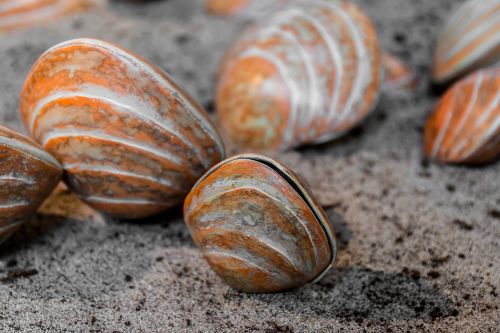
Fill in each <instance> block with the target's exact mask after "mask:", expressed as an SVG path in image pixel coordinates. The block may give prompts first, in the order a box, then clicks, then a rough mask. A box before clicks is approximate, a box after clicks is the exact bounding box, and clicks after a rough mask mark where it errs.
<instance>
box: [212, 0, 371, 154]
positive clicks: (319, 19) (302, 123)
mask: <svg viewBox="0 0 500 333" xmlns="http://www.w3.org/2000/svg"><path fill="white" fill-rule="evenodd" d="M380 57H381V56H380V50H379V45H378V41H377V36H376V33H375V30H374V27H373V25H372V23H371V21H370V19H369V18H368V17H367V16H366V15H364V14H363V13H362V12H361V10H360V9H359V8H358V7H357V6H355V5H354V4H352V3H348V2H330V1H324V0H313V1H308V2H307V3H297V4H294V5H290V6H287V7H286V9H284V10H282V11H279V12H276V13H274V14H273V15H272V16H270V17H269V18H267V19H266V20H264V21H262V22H260V23H257V24H256V25H255V26H253V27H252V28H251V29H250V30H248V31H247V32H246V33H245V34H244V35H243V36H242V38H241V39H240V40H239V41H238V42H237V43H236V45H234V47H233V48H232V49H231V50H230V51H229V52H228V54H227V55H226V57H225V60H224V61H223V62H222V66H221V70H220V74H219V82H218V86H217V108H218V113H219V118H220V123H221V125H222V127H223V129H224V131H225V132H226V133H227V134H228V135H229V137H231V139H232V140H233V141H234V142H235V143H236V144H237V145H240V146H245V147H251V148H254V149H262V150H268V149H269V150H286V149H289V148H292V147H297V146H301V145H304V144H311V143H321V142H324V141H328V140H331V139H333V138H336V137H338V136H340V135H342V134H344V133H345V132H347V131H349V130H350V129H352V128H353V127H355V126H356V125H358V124H359V123H360V122H361V121H362V120H363V119H364V118H366V116H367V115H368V114H369V112H370V111H371V110H372V109H373V107H374V105H375V104H376V101H377V97H378V94H379V87H380V83H379V81H380V74H381V73H380V68H381V66H380V63H381V60H380Z"/></svg>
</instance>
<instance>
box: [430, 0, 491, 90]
mask: <svg viewBox="0 0 500 333" xmlns="http://www.w3.org/2000/svg"><path fill="white" fill-rule="evenodd" d="M499 62H500V0H469V1H467V2H466V3H464V4H463V5H462V6H460V7H459V8H458V10H456V11H455V13H454V14H453V15H452V16H451V17H450V18H449V19H448V22H447V24H446V26H445V28H444V30H443V32H442V33H441V35H440V36H439V39H438V43H437V49H436V52H435V54H434V68H433V78H434V81H435V82H437V83H445V82H448V81H451V80H453V79H456V78H458V77H459V76H462V75H464V74H467V73H470V72H472V71H473V70H475V69H478V68H482V67H486V66H488V65H491V64H495V63H496V64H498V63H499Z"/></svg>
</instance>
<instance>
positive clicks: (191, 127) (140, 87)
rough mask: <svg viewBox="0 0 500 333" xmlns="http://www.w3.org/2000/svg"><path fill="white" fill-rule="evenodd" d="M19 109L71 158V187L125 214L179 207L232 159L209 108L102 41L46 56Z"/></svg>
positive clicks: (35, 130)
mask: <svg viewBox="0 0 500 333" xmlns="http://www.w3.org/2000/svg"><path fill="white" fill-rule="evenodd" d="M20 109H21V115H22V118H23V120H24V122H25V124H26V127H27V128H28V130H29V131H30V133H31V135H32V136H33V138H35V140H36V141H38V142H39V143H41V144H42V145H43V146H44V148H45V149H46V150H48V151H49V152H51V153H52V154H53V155H54V156H55V157H56V158H57V159H58V160H59V161H61V163H62V164H63V167H64V169H65V171H66V174H65V180H66V182H67V184H68V185H69V187H70V188H71V189H72V190H73V191H74V192H75V193H76V194H77V195H78V196H79V197H81V198H82V199H84V200H85V201H87V202H88V203H89V204H91V205H92V206H94V207H95V208H97V209H98V210H101V211H104V212H106V213H109V214H111V215H115V216H118V217H125V218H135V217H144V216H148V215H152V214H155V213H158V212H160V211H163V210H166V209H168V208H170V207H172V206H174V205H177V204H179V203H180V202H182V200H183V198H184V196H185V195H186V194H187V192H188V191H189V189H190V188H191V186H192V185H193V184H194V183H195V182H196V180H197V178H199V177H200V176H201V175H202V174H203V173H204V172H205V171H206V170H208V169H209V168H210V167H211V166H213V165H214V164H216V163H217V162H219V161H220V160H221V159H222V158H223V157H224V147H223V144H222V141H221V139H220V137H219V135H218V133H217V130H216V129H215V127H214V126H213V125H212V123H211V122H210V120H209V118H208V115H207V114H206V113H205V112H204V111H203V110H202V108H201V106H199V105H198V104H197V103H196V102H195V101H194V100H193V99H192V98H191V97H190V96H189V95H188V94H187V93H185V92H184V91H183V90H182V89H181V88H179V87H178V86H177V85H176V84H175V83H174V82H173V80H172V79H171V78H170V77H169V76H168V75H167V74H166V73H164V72H163V71H161V70H160V69H158V68H157V67H155V66H154V65H152V64H150V63H148V62H147V61H145V60H143V59H142V58H140V57H138V56H135V55H133V54H132V53H130V52H128V51H126V50H124V49H121V48H119V47H117V46H115V45H112V44H110V43H106V42H103V41H100V40H94V39H77V40H71V41H67V42H64V43H61V44H59V45H56V46H54V47H53V48H51V49H50V50H48V51H47V52H46V53H45V54H43V55H42V56H41V57H40V59H39V60H38V61H37V62H36V63H35V65H34V66H33V68H32V70H31V72H30V75H29V76H28V79H27V80H26V83H25V85H24V88H23V91H22V94H21V105H20Z"/></svg>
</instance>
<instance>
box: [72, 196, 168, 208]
mask: <svg viewBox="0 0 500 333" xmlns="http://www.w3.org/2000/svg"><path fill="white" fill-rule="evenodd" d="M79 198H81V199H82V200H84V201H87V202H95V203H104V204H110V205H134V206H163V207H166V206H170V205H169V204H167V203H164V202H157V201H152V200H147V199H132V198H106V197H99V196H87V197H86V196H79Z"/></svg>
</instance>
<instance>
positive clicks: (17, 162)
mask: <svg viewBox="0 0 500 333" xmlns="http://www.w3.org/2000/svg"><path fill="white" fill-rule="evenodd" d="M61 176H62V168H61V165H60V164H59V162H57V161H56V159H55V158H54V157H52V156H50V155H49V154H48V153H47V152H45V151H44V150H43V149H42V148H41V147H40V146H39V145H38V144H36V143H35V142H33V141H32V140H31V139H29V138H27V137H25V136H24V135H21V134H19V133H16V132H14V131H13V130H11V129H9V128H7V127H4V126H1V125H0V243H2V242H4V241H5V240H6V239H7V238H8V237H9V236H10V235H11V234H12V233H13V232H15V231H16V230H17V229H18V228H19V227H20V226H21V225H22V224H23V223H24V222H26V220H28V219H29V218H30V217H31V216H32V215H34V214H35V212H36V210H37V209H38V207H39V206H40V205H41V204H42V203H43V201H44V200H45V199H46V198H47V197H48V196H49V195H50V194H51V192H52V191H53V190H54V188H55V187H56V186H57V183H58V182H59V180H60V179H61Z"/></svg>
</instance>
